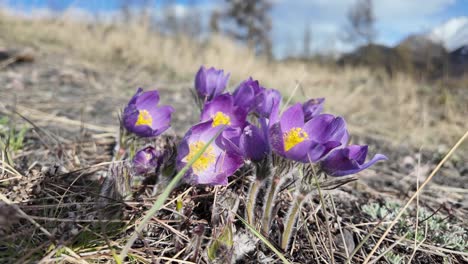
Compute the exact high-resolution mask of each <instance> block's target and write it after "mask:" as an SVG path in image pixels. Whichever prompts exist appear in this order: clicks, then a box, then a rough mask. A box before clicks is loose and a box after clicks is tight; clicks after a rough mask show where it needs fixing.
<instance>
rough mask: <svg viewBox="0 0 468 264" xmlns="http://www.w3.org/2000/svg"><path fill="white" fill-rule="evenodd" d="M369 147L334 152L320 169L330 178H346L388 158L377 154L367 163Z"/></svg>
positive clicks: (348, 148) (353, 146) (323, 162)
mask: <svg viewBox="0 0 468 264" xmlns="http://www.w3.org/2000/svg"><path fill="white" fill-rule="evenodd" d="M367 149H368V147H367V146H359V145H350V146H347V147H345V148H340V149H336V150H334V151H332V152H331V153H330V154H329V155H328V156H327V157H326V158H325V159H323V160H322V161H321V162H320V168H321V169H322V170H323V171H324V172H326V173H327V174H328V175H330V176H345V175H350V174H355V173H358V172H360V171H362V170H365V169H367V168H369V167H370V166H372V165H373V164H374V163H376V162H377V161H380V160H386V159H387V157H386V156H384V155H382V154H376V155H375V156H374V157H373V158H372V159H371V160H370V161H368V162H365V161H366V157H367Z"/></svg>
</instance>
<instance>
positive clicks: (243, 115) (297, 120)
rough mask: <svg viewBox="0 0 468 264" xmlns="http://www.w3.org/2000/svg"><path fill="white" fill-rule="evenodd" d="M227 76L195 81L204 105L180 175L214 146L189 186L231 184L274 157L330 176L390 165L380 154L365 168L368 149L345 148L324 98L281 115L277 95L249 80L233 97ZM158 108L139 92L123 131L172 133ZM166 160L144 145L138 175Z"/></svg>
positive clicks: (186, 142)
mask: <svg viewBox="0 0 468 264" xmlns="http://www.w3.org/2000/svg"><path fill="white" fill-rule="evenodd" d="M229 76H230V75H229V73H227V74H225V73H224V71H223V70H217V69H215V68H208V69H207V68H205V67H203V66H202V67H201V68H200V69H199V71H198V72H197V74H196V76H195V91H196V92H195V93H194V94H195V95H196V96H197V100H198V101H199V102H202V104H201V109H200V110H201V114H200V119H199V123H198V124H196V125H194V126H193V127H191V128H190V129H189V131H188V132H187V133H186V134H185V136H184V137H183V138H182V140H181V142H180V143H179V145H178V147H177V155H176V161H175V164H176V169H177V170H181V169H182V168H183V167H184V166H186V165H187V163H189V162H190V161H191V160H192V159H194V158H195V157H196V156H197V154H198V153H199V152H200V150H201V149H202V148H204V147H205V146H206V145H207V144H208V143H209V142H211V143H210V145H209V146H207V148H206V150H205V151H204V152H203V153H202V154H201V156H199V157H198V158H197V159H196V160H195V161H194V162H193V164H192V166H191V168H190V169H189V170H188V172H187V174H186V175H185V178H184V180H185V181H186V182H187V183H190V184H208V185H226V184H227V183H228V177H230V176H232V175H233V174H234V173H235V172H236V170H238V169H239V168H240V167H241V166H243V164H244V163H245V161H247V160H249V161H250V162H252V163H254V164H255V163H260V162H262V161H264V160H267V159H268V158H270V159H269V160H271V156H272V155H277V156H280V157H282V158H284V159H287V160H291V161H294V162H298V163H312V164H316V165H317V167H318V168H319V170H320V171H322V172H325V173H326V174H327V175H329V176H345V175H350V174H354V173H357V172H359V171H362V170H364V169H366V168H368V167H370V166H371V165H373V164H374V163H376V162H377V161H379V160H383V159H386V157H385V156H383V155H381V154H377V155H375V156H374V157H373V158H372V159H371V160H370V161H367V162H366V157H367V150H368V147H367V146H358V145H348V140H349V133H348V130H347V127H346V122H345V120H344V119H343V118H342V117H338V116H334V115H331V114H325V113H323V104H324V102H325V99H324V98H317V99H310V100H308V101H307V102H305V103H297V104H294V105H292V106H290V107H288V108H287V109H285V110H284V111H283V112H281V111H280V110H281V107H282V106H281V102H282V97H281V94H280V92H279V91H277V90H275V89H268V88H265V87H263V86H261V85H260V83H259V81H257V80H254V79H253V78H252V77H249V78H248V79H247V80H245V81H243V82H241V83H240V84H239V85H238V86H237V87H236V88H235V90H234V91H233V92H232V93H229V92H225V90H226V87H227V83H228V81H229ZM158 103H159V93H158V91H156V90H154V91H147V92H143V90H142V89H141V88H139V89H138V91H137V92H136V94H135V95H134V96H133V98H132V99H131V100H130V102H129V103H128V105H127V107H126V108H125V110H124V112H123V117H122V119H123V125H124V126H125V128H126V130H127V131H128V132H131V133H133V134H135V135H137V136H139V137H145V138H148V137H156V136H158V135H160V134H161V133H163V132H164V131H165V130H167V129H168V128H169V127H170V121H171V114H172V112H173V111H174V109H173V108H172V107H171V106H158ZM214 137H216V138H215V139H214V140H212V139H213V138H214ZM161 160H162V158H161V154H160V153H159V152H158V151H156V150H155V149H154V148H153V147H151V146H149V147H148V146H146V147H145V148H143V149H141V150H139V151H138V152H137V153H136V154H135V156H134V158H133V166H134V171H135V172H136V173H138V174H145V173H148V172H149V171H151V170H153V169H154V168H156V167H157V166H160V165H161V164H160V163H161V162H160V161H161Z"/></svg>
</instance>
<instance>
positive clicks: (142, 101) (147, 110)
mask: <svg viewBox="0 0 468 264" xmlns="http://www.w3.org/2000/svg"><path fill="white" fill-rule="evenodd" d="M158 103H159V93H158V91H157V90H153V91H147V92H143V89H141V88H138V90H137V92H136V94H135V95H134V96H133V97H132V99H131V100H130V102H129V103H128V105H127V107H125V110H124V112H123V116H122V119H123V124H124V126H125V128H126V129H127V130H128V131H129V132H132V133H134V134H136V135H137V136H140V137H155V136H158V135H160V134H161V133H163V132H164V131H166V129H168V128H169V127H170V122H171V114H172V112H174V108H172V107H171V106H158Z"/></svg>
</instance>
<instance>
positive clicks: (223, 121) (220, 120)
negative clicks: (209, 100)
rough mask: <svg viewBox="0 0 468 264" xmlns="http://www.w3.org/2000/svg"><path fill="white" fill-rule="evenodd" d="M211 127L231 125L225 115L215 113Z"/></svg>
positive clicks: (229, 119)
mask: <svg viewBox="0 0 468 264" xmlns="http://www.w3.org/2000/svg"><path fill="white" fill-rule="evenodd" d="M212 118H213V124H212V126H213V127H216V126H219V125H230V124H231V118H230V117H229V116H227V115H225V114H224V113H223V112H216V114H214V115H213V117H212Z"/></svg>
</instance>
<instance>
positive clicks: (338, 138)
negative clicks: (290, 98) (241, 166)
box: [270, 103, 349, 163]
mask: <svg viewBox="0 0 468 264" xmlns="http://www.w3.org/2000/svg"><path fill="white" fill-rule="evenodd" d="M348 138H349V136H348V132H347V130H346V124H345V121H344V119H343V118H341V117H335V116H333V115H329V114H321V115H318V116H316V117H314V118H313V119H311V120H309V121H308V122H306V123H304V112H303V109H302V105H301V104H300V103H298V104H295V105H293V106H291V107H289V108H288V109H287V110H286V111H285V112H284V113H283V114H282V116H281V117H280V120H279V122H277V123H275V124H273V125H272V126H271V127H270V141H271V145H272V148H273V150H274V151H275V152H276V153H278V154H279V155H281V156H283V157H286V158H288V159H291V160H295V161H299V162H304V163H308V162H317V161H318V160H320V159H321V158H323V157H324V156H325V155H327V154H328V153H329V152H330V151H331V150H333V149H334V148H336V147H338V146H342V145H345V144H346V143H347V141H348Z"/></svg>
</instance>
